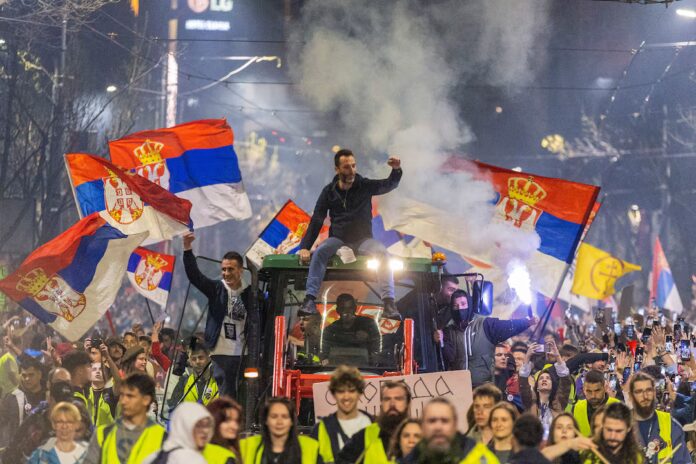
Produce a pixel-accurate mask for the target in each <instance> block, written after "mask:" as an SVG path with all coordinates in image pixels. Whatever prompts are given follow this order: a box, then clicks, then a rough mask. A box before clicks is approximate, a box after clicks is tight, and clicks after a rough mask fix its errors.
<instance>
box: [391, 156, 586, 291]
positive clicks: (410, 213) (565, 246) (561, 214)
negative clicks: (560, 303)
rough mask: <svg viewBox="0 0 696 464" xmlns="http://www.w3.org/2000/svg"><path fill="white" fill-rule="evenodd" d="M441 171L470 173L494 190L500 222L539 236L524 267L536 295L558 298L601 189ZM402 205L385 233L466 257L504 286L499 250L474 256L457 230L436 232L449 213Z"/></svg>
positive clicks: (470, 166)
mask: <svg viewBox="0 0 696 464" xmlns="http://www.w3.org/2000/svg"><path fill="white" fill-rule="evenodd" d="M443 169H444V170H445V171H449V172H457V171H464V172H468V173H470V174H471V175H472V177H473V179H474V180H476V181H483V182H488V183H489V184H491V186H492V187H493V190H494V192H495V198H494V208H495V212H496V215H497V218H498V219H499V220H501V221H505V222H507V223H509V224H511V225H512V226H514V227H516V228H518V229H521V230H522V231H527V232H535V233H536V234H538V236H539V238H540V246H539V248H538V249H537V250H536V252H535V253H533V254H532V256H531V257H530V258H529V259H528V260H527V262H526V263H525V264H526V266H527V268H528V270H529V273H530V275H531V276H532V286H533V288H534V290H537V291H539V292H540V293H542V294H544V295H547V296H552V295H554V293H555V290H556V288H557V286H558V284H559V282H560V280H561V277H562V276H563V272H564V271H565V269H566V266H567V265H569V264H570V263H571V262H572V260H573V258H574V257H575V250H576V248H577V246H578V245H579V243H580V239H581V237H582V235H583V230H584V228H585V225H586V224H587V221H588V219H589V217H590V214H591V212H592V210H593V207H594V205H595V202H596V200H597V195H598V194H599V187H596V186H593V185H587V184H581V183H577V182H571V181H567V180H564V179H556V178H551V177H543V176H537V175H533V174H529V173H524V172H518V171H512V170H509V169H504V168H499V167H497V166H492V165H488V164H484V163H481V162H478V161H469V160H464V159H452V160H450V161H449V162H448V163H447V164H446V165H445V166H443ZM401 204H402V205H404V207H402V208H400V209H399V211H396V212H395V211H389V212H388V213H389V214H387V211H383V212H382V217H383V219H384V222H385V225H386V226H387V228H389V229H396V230H398V231H399V232H401V233H403V234H410V235H412V236H415V237H419V238H420V239H422V240H426V241H427V242H429V243H431V244H432V245H433V246H435V245H437V246H440V247H443V248H444V249H446V250H452V251H454V252H456V253H458V254H460V255H462V256H463V257H464V258H465V259H466V260H467V261H468V262H469V263H470V264H471V265H472V266H473V269H471V271H477V272H482V273H483V274H484V275H486V278H487V279H489V277H491V276H496V275H497V277H493V278H492V279H490V280H493V281H499V282H500V281H505V280H506V278H505V277H504V276H503V274H504V273H505V271H506V270H505V269H499V268H497V267H496V266H494V264H493V259H492V256H493V254H495V252H496V250H487V252H485V253H477V252H472V251H471V250H470V249H467V247H466V245H465V244H462V243H461V236H460V235H461V234H460V230H459V228H457V227H444V226H443V227H433V226H432V224H447V223H448V221H449V222H451V221H452V215H451V213H450V212H448V211H442V210H439V209H437V208H433V207H431V206H430V205H425V204H423V203H419V202H416V201H412V200H408V201H402V202H401ZM498 274H500V275H498Z"/></svg>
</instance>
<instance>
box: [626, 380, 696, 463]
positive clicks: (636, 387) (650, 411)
mask: <svg viewBox="0 0 696 464" xmlns="http://www.w3.org/2000/svg"><path fill="white" fill-rule="evenodd" d="M628 386H629V395H630V398H631V404H632V405H633V413H634V415H633V416H634V419H635V422H636V424H637V425H638V432H639V438H640V443H641V445H642V446H643V450H644V451H645V455H646V457H647V462H648V463H650V464H653V463H657V462H666V461H665V460H668V461H669V462H672V464H682V463H685V464H686V463H690V462H691V458H690V457H689V450H688V448H687V447H686V440H685V437H684V430H682V427H681V425H680V424H679V422H677V421H676V420H675V419H673V418H672V416H671V415H670V414H669V413H668V412H664V411H658V410H657V409H656V408H657V400H656V398H655V396H656V395H655V379H654V378H653V377H652V376H650V375H649V374H646V373H644V372H637V373H635V374H634V375H633V378H632V379H631V381H630V382H629V384H628ZM677 448H678V449H677Z"/></svg>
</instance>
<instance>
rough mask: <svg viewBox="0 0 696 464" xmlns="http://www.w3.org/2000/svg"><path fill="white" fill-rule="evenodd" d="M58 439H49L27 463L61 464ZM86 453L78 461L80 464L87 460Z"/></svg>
mask: <svg viewBox="0 0 696 464" xmlns="http://www.w3.org/2000/svg"><path fill="white" fill-rule="evenodd" d="M55 444H56V439H55V438H49V439H48V441H47V442H46V443H44V444H43V445H41V446H39V447H38V448H36V450H35V451H34V452H33V453H32V455H31V456H30V457H29V460H28V461H27V464H60V459H58V453H56V448H55ZM86 452H87V449H86V448H85V452H84V453H82V456H81V457H80V458H79V459H78V460H77V462H78V463H80V462H82V461H83V460H84V458H85V453H86Z"/></svg>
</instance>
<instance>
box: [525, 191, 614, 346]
mask: <svg viewBox="0 0 696 464" xmlns="http://www.w3.org/2000/svg"><path fill="white" fill-rule="evenodd" d="M598 195H599V191H598V192H597V194H596V195H595V197H594V199H593V201H592V206H590V208H589V209H588V210H587V213H586V214H585V220H584V221H583V222H582V229H580V230H581V233H580V237H579V240H578V244H577V245H576V246H575V249H574V250H573V259H571V260H570V262H566V265H565V269H563V273H562V274H561V279H560V280H559V281H558V285H556V290H555V291H554V292H553V298H552V299H551V301H550V302H549V304H548V305H547V306H546V309H545V310H544V314H543V315H542V316H541V318H540V321H539V322H541V323H540V324H539V325H538V326H537V327H536V329H535V330H534V334H533V335H536V334H537V331H538V337H534V339H538V340H541V336H542V335H543V334H544V330H545V329H546V325H547V324H548V323H549V319H550V318H551V313H552V312H553V307H554V306H555V305H556V300H558V295H559V294H560V293H561V288H563V282H564V281H565V279H566V277H567V276H568V271H570V267H571V266H572V265H573V262H574V261H575V259H576V258H577V256H578V250H579V249H580V244H581V243H582V242H583V241H584V240H585V237H586V236H587V233H588V232H589V231H590V229H589V227H587V223H588V222H589V221H590V217H591V216H592V210H593V209H594V207H595V204H597V203H599V207H598V208H597V211H595V212H594V213H595V216H597V214H599V209H600V208H601V206H602V203H603V202H604V199H605V198H606V194H604V195H602V199H601V200H600V201H599V202H597V196H598ZM593 223H594V218H592V222H591V223H590V227H591V226H592V224H593ZM586 228H587V230H585V229H586Z"/></svg>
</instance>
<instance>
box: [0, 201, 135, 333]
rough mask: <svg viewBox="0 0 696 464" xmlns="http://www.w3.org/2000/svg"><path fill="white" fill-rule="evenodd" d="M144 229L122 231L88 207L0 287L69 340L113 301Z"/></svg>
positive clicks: (2, 281)
mask: <svg viewBox="0 0 696 464" xmlns="http://www.w3.org/2000/svg"><path fill="white" fill-rule="evenodd" d="M147 235H148V233H147V232H141V233H138V234H133V235H126V234H125V233H123V232H122V231H120V230H118V229H117V228H116V227H113V226H111V225H110V224H109V223H108V222H107V221H106V220H105V219H104V218H103V217H102V216H101V215H100V214H99V213H92V214H90V215H89V216H87V217H85V218H84V219H81V220H80V221H79V222H78V223H77V224H75V225H73V226H72V227H70V228H69V229H68V230H66V231H65V232H63V233H62V234H60V235H59V236H58V237H56V238H54V239H53V240H51V241H49V242H48V243H46V244H44V245H43V246H41V247H39V248H37V249H36V250H35V251H34V252H32V253H31V254H30V255H29V256H28V257H27V259H25V260H24V262H23V263H22V264H21V266H20V267H19V269H17V270H16V271H15V272H13V273H12V274H11V275H9V276H8V277H7V278H5V279H3V280H1V281H0V290H2V291H3V292H4V293H5V294H6V295H7V296H9V297H10V298H12V299H13V300H14V301H16V302H17V303H18V304H19V305H20V306H22V307H23V308H24V309H26V310H27V311H29V312H30V313H31V314H33V315H34V316H36V317H37V318H38V319H39V320H40V321H41V322H44V323H45V324H48V325H50V326H51V327H53V328H54V329H55V330H56V331H57V332H59V333H60V334H61V335H63V336H64V337H66V338H67V339H68V340H71V341H75V340H78V339H79V338H80V337H82V335H84V334H85V332H87V331H88V330H89V329H90V328H91V327H92V326H93V325H94V324H95V323H96V322H97V321H98V320H99V319H100V318H101V317H102V316H103V315H104V313H105V312H106V310H107V309H108V308H109V306H111V304H112V303H113V302H114V299H115V298H116V294H117V293H118V290H119V288H120V287H121V281H122V279H123V274H124V273H125V271H126V265H127V263H128V257H129V256H130V255H131V253H132V252H133V250H134V249H135V248H136V247H137V246H138V245H139V244H140V243H141V242H142V241H143V240H144V239H145V238H146V237H147Z"/></svg>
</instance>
